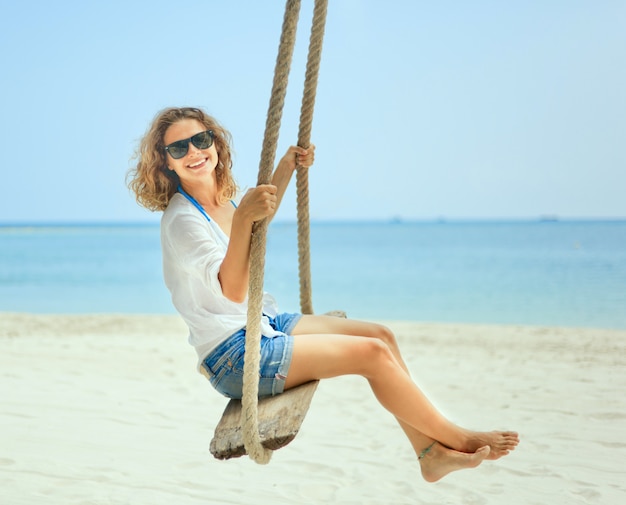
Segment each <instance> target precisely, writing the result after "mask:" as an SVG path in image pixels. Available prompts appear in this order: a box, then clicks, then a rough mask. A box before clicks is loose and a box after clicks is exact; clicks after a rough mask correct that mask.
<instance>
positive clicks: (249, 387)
mask: <svg viewBox="0 0 626 505" xmlns="http://www.w3.org/2000/svg"><path fill="white" fill-rule="evenodd" d="M318 4H324V5H323V7H320V6H319V5H318ZM326 4H327V0H316V4H315V13H314V18H313V28H312V30H311V44H310V46H309V50H311V48H312V47H315V48H317V49H316V52H317V56H316V58H317V60H318V61H317V64H311V65H310V66H311V70H310V69H309V63H307V78H306V81H307V82H309V83H312V84H309V87H310V86H313V88H314V87H315V86H316V84H317V73H318V69H319V59H320V57H321V37H323V34H324V19H320V17H322V18H323V17H325V12H326ZM299 12H300V0H287V4H286V6H285V16H284V20H283V27H282V32H281V39H280V45H279V49H278V57H277V59H276V68H275V70H274V82H273V85H272V94H271V98H270V105H269V110H268V113H267V120H266V123H265V136H264V140H263V147H262V151H261V161H260V163H259V175H258V179H257V183H258V184H268V183H270V182H271V177H272V169H273V166H274V159H275V157H276V147H277V143H278V134H279V131H280V122H281V119H282V111H283V106H284V103H285V95H286V93H287V82H288V78H289V70H290V67H291V59H292V55H293V48H294V46H295V39H296V29H297V24H298V15H299ZM319 23H322V24H321V30H320V28H319ZM314 34H315V35H314ZM314 36H315V38H316V40H315V42H314V41H313V38H314ZM318 38H319V40H318ZM310 58H311V54H309V59H310ZM309 74H311V76H312V77H310V76H309ZM306 87H307V85H306V84H305V89H306ZM305 102H307V103H308V104H310V105H307V106H306V107H305ZM314 102H315V93H314V92H313V94H312V95H311V92H310V91H309V92H308V93H307V92H306V91H305V97H304V98H303V105H302V110H303V111H305V109H306V113H304V112H303V113H302V116H301V126H300V135H302V137H300V136H299V140H298V144H299V145H306V146H307V147H308V145H309V138H310V131H311V122H312V114H313V112H312V111H313V103H314ZM303 117H304V118H305V119H304V120H303ZM303 121H304V122H306V123H307V124H303ZM300 138H302V139H304V140H305V142H304V143H301V142H300ZM296 178H297V176H296ZM307 202H308V197H307ZM307 207H308V203H307ZM299 219H300V218H299ZM267 227H268V222H267V220H266V219H265V220H263V221H260V222H257V223H255V225H254V227H253V232H252V240H251V252H250V283H249V287H248V322H247V327H246V343H245V346H246V352H245V358H244V377H243V397H242V413H241V417H242V420H241V424H242V429H243V440H244V445H245V447H246V452H247V453H248V455H249V456H250V458H252V459H253V460H254V461H255V462H257V463H260V464H266V463H269V461H270V459H271V456H272V451H271V450H268V449H265V448H264V447H263V445H262V444H261V439H260V436H259V428H258V425H259V420H258V417H259V416H258V395H259V370H260V360H261V356H260V349H261V317H262V311H263V272H264V269H265V243H266V242H265V238H266V234H267ZM299 236H300V233H299ZM307 242H308V240H307ZM306 248H307V249H308V244H307V245H306ZM309 276H310V274H309ZM307 282H308V284H309V286H310V281H307Z"/></svg>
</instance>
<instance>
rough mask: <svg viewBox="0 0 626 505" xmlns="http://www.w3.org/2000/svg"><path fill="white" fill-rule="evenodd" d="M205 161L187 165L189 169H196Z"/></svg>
mask: <svg viewBox="0 0 626 505" xmlns="http://www.w3.org/2000/svg"><path fill="white" fill-rule="evenodd" d="M205 161H206V160H200V161H198V162H196V163H194V164H193V165H189V167H190V168H194V167H197V166H198V165H201V164H202V163H204V162H205Z"/></svg>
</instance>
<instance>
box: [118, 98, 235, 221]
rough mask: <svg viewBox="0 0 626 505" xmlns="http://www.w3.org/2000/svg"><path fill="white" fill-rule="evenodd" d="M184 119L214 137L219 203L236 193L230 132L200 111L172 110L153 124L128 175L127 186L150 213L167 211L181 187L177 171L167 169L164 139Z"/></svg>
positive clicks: (141, 143) (175, 108) (159, 114)
mask: <svg viewBox="0 0 626 505" xmlns="http://www.w3.org/2000/svg"><path fill="white" fill-rule="evenodd" d="M184 119H195V120H197V121H199V122H200V123H201V124H203V125H204V126H205V127H206V129H207V130H213V133H214V134H215V137H214V140H213V141H214V143H215V148H216V150H217V155H218V160H219V161H218V165H217V167H216V169H215V173H216V175H217V184H218V188H219V193H218V195H217V196H218V200H219V201H220V203H226V202H227V201H228V200H230V199H232V198H233V197H234V196H235V194H236V193H237V184H236V183H235V180H234V178H233V174H232V165H233V162H232V156H231V143H232V137H231V135H230V132H228V130H226V129H225V128H224V127H222V126H221V125H220V124H219V123H218V122H217V121H216V120H215V119H214V118H213V117H211V116H209V115H208V114H207V113H206V112H204V111H203V110H201V109H197V108H194V107H180V108H179V107H171V108H168V109H164V110H162V111H161V112H159V113H158V114H157V115H156V117H155V118H154V120H153V121H152V125H151V126H150V128H149V129H148V131H147V132H146V134H145V135H144V137H143V138H142V139H141V142H140V144H139V148H138V149H137V152H136V153H135V158H137V159H138V160H139V161H138V162H137V165H136V166H135V167H134V168H132V169H130V170H129V171H128V174H127V176H126V180H127V183H128V187H129V188H130V190H131V191H132V192H133V193H135V197H136V199H137V203H139V205H141V206H143V207H145V208H146V209H148V210H152V211H159V210H160V211H163V210H165V209H166V207H167V205H168V204H169V202H170V200H171V198H172V196H174V194H175V193H176V190H177V188H178V185H179V184H180V179H179V177H178V175H177V174H176V172H174V171H172V170H169V169H168V168H167V160H166V158H165V157H166V153H165V145H164V143H163V137H164V136H165V132H166V131H167V129H168V128H169V127H170V126H171V125H173V124H174V123H177V122H179V121H182V120H184Z"/></svg>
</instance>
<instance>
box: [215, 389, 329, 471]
mask: <svg viewBox="0 0 626 505" xmlns="http://www.w3.org/2000/svg"><path fill="white" fill-rule="evenodd" d="M318 384H319V381H312V382H307V383H306V384H302V385H301V386H298V387H296V388H293V389H290V390H288V391H285V392H284V393H282V394H279V395H276V396H269V397H267V398H262V399H260V400H259V435H260V437H261V444H262V445H263V447H265V448H266V449H271V450H276V449H280V448H281V447H284V446H286V445H287V444H288V443H289V442H291V441H292V440H293V439H294V438H295V437H296V435H297V434H298V431H299V430H300V426H302V422H303V421H304V417H305V416H306V413H307V411H308V410H309V405H311V400H312V399H313V395H314V394H315V390H316V389H317V385H318ZM210 449H211V454H213V456H215V457H216V458H217V459H231V458H238V457H240V456H244V455H245V454H246V448H245V447H244V443H243V432H242V429H241V400H230V401H229V402H228V405H227V406H226V409H225V410H224V413H223V414H222V419H221V420H220V422H219V423H218V425H217V427H216V428H215V435H214V436H213V440H211V447H210Z"/></svg>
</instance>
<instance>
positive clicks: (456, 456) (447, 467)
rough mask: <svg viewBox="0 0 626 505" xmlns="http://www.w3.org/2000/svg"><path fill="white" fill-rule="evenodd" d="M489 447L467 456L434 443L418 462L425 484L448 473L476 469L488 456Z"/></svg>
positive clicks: (435, 480)
mask: <svg viewBox="0 0 626 505" xmlns="http://www.w3.org/2000/svg"><path fill="white" fill-rule="evenodd" d="M489 452H490V450H489V446H488V445H486V446H485V447H481V448H480V449H478V450H477V451H476V452H474V453H471V454H468V453H466V452H458V451H454V450H452V449H448V448H447V447H444V446H443V445H441V444H440V443H438V442H435V444H434V445H433V447H432V449H431V450H430V451H429V452H428V453H427V454H426V455H424V457H423V458H422V459H420V460H419V462H420V467H421V469H422V477H424V480H425V481H426V482H437V481H438V480H439V479H441V478H443V477H445V476H446V475H448V474H449V473H450V472H454V471H455V470H463V469H464V468H476V467H477V466H478V465H480V464H481V463H482V462H483V461H484V460H485V459H487V457H488V456H489Z"/></svg>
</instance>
